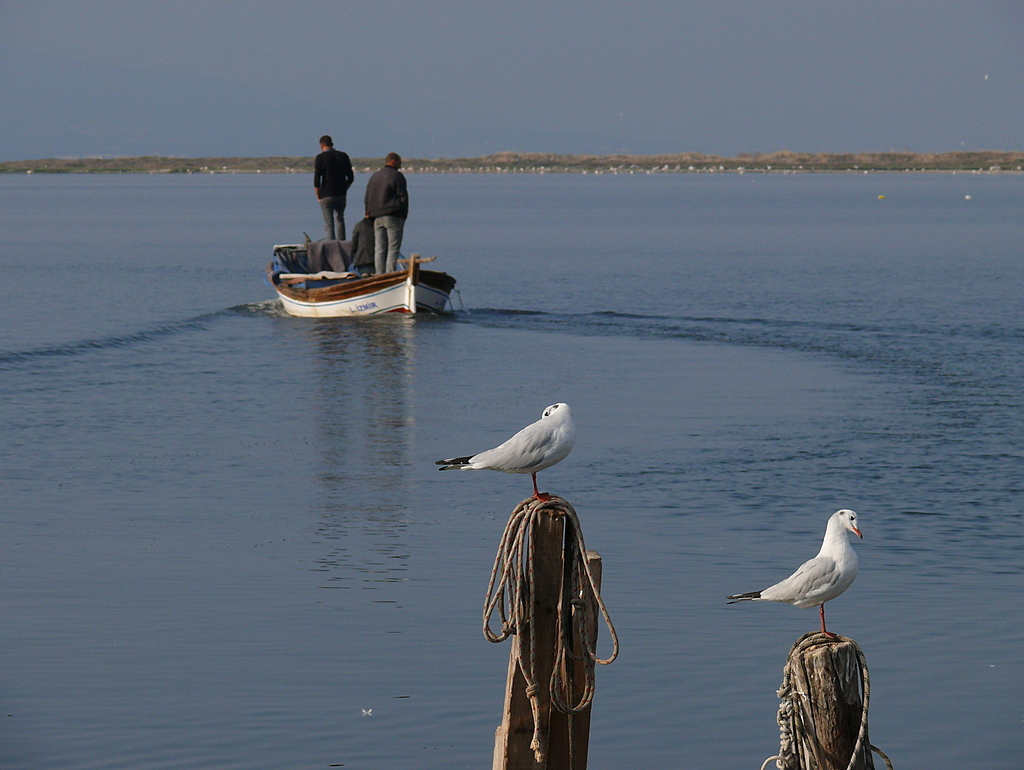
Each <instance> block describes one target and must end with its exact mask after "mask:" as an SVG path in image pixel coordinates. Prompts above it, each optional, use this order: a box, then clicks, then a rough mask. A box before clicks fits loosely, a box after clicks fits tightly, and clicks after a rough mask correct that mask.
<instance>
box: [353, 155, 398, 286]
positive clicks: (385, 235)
mask: <svg viewBox="0 0 1024 770" xmlns="http://www.w3.org/2000/svg"><path fill="white" fill-rule="evenodd" d="M401 167H402V158H401V157H399V155H398V153H397V152H389V153H388V156H387V157H386V158H385V159H384V167H383V168H382V169H380V170H379V171H378V172H377V173H375V174H374V175H373V176H371V177H370V181H369V182H367V183H366V195H365V197H364V200H363V202H364V203H365V205H366V216H368V217H372V218H373V233H374V254H373V262H374V269H375V270H376V271H377V275H380V274H381V273H393V272H394V271H395V270H397V269H398V250H399V249H400V248H402V233H403V231H404V230H405V220H406V218H408V216H409V191H408V189H407V188H406V186H405V176H404V175H403V174H402V172H401V171H399V170H398V169H400V168H401Z"/></svg>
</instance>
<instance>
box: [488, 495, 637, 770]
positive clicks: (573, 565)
mask: <svg viewBox="0 0 1024 770" xmlns="http://www.w3.org/2000/svg"><path fill="white" fill-rule="evenodd" d="M499 573H500V576H501V579H500V581H496V578H497V577H498V575H499ZM600 578H601V557H600V556H599V555H598V554H597V553H595V552H594V551H587V550H586V549H585V546H584V545H583V536H582V533H581V532H580V530H579V520H578V519H577V517H576V512H575V511H574V510H573V509H572V506H571V505H569V504H568V503H567V502H566V501H565V500H563V499H561V498H558V497H552V498H551V499H550V500H546V501H541V500H537V499H534V498H531V499H528V500H525V501H523V502H522V503H520V505H519V506H518V507H517V508H516V510H515V511H513V514H512V517H511V518H510V519H509V523H508V526H507V527H506V529H505V535H504V536H503V538H502V545H501V546H500V547H499V551H498V557H497V559H496V562H495V569H494V572H493V573H492V575H491V584H490V586H489V587H488V597H487V602H486V604H485V607H484V634H485V636H486V637H487V638H488V639H489V640H490V641H492V642H500V641H502V640H503V639H506V638H508V637H509V636H513V637H514V638H513V640H512V650H511V652H510V655H509V665H508V677H507V680H506V686H505V703H504V714H503V718H502V722H501V724H500V725H499V726H498V729H497V730H496V731H495V739H494V760H493V765H492V767H493V769H494V770H585V768H586V764H587V754H588V748H589V738H590V708H591V701H592V698H593V693H594V664H595V662H600V663H610V662H611V661H612V660H614V658H615V656H616V655H617V654H618V642H617V640H616V639H615V630H614V628H613V627H612V626H611V624H610V621H609V618H608V614H607V611H606V610H605V609H604V605H603V603H602V602H601V598H600ZM506 593H507V594H508V595H507V596H506ZM506 601H507V604H506ZM495 609H497V610H498V611H499V613H500V616H501V620H502V630H501V633H500V634H496V633H494V632H492V631H491V630H490V628H489V625H488V621H489V618H490V616H491V615H492V614H493V612H494V610H495ZM601 616H603V617H604V619H605V621H606V622H608V623H609V629H610V631H611V634H612V641H613V644H614V650H613V653H612V656H611V657H610V658H609V659H608V660H599V659H598V658H597V655H596V653H595V650H596V644H597V619H598V617H601Z"/></svg>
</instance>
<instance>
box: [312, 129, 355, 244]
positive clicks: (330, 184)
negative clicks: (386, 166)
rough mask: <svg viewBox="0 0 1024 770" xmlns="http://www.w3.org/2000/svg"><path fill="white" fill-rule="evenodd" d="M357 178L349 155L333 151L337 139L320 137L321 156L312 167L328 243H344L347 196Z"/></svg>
mask: <svg viewBox="0 0 1024 770" xmlns="http://www.w3.org/2000/svg"><path fill="white" fill-rule="evenodd" d="M355 178H356V177H355V174H354V173H352V161H351V160H349V157H348V155H346V154H345V153H343V152H341V151H339V150H335V149H334V140H333V139H331V137H330V136H328V135H327V134H324V135H323V136H321V137H320V154H319V155H317V156H316V161H315V162H314V164H313V189H314V190H316V199H317V200H318V201H320V211H321V212H323V215H324V232H325V233H326V234H327V240H329V241H334V240H338V241H343V240H345V193H347V192H348V188H349V187H351V186H352V182H353V181H354V180H355ZM335 219H337V226H335Z"/></svg>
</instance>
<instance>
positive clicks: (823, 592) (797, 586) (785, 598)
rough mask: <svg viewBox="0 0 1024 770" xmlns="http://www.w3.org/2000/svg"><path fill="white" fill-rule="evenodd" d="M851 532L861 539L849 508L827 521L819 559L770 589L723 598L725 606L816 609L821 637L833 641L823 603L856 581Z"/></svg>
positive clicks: (855, 515)
mask: <svg viewBox="0 0 1024 770" xmlns="http://www.w3.org/2000/svg"><path fill="white" fill-rule="evenodd" d="M849 532H852V533H853V534H855V535H856V536H857V537H859V538H861V539H863V537H864V536H863V535H862V534H861V533H860V530H859V529H857V514H856V513H854V512H853V511H851V510H850V509H848V508H843V509H842V510H840V511H836V512H835V513H833V514H832V516H831V517H830V518H829V520H828V526H827V527H826V528H825V540H824V542H822V544H821V550H820V551H818V555H817V556H815V557H814V558H813V559H811V560H810V561H805V562H804V563H803V564H801V565H800V569H798V570H797V571H796V572H794V573H793V574H792V575H790V576H789V577H788V578H786V579H785V580H783V581H782V582H781V583H776V584H775V585H773V586H771V587H770V588H765V589H764V590H763V591H752V592H751V593H748V594H736V595H735V596H729V597H726V598H728V599H729V600H730V601H729V602H727V603H728V604H735V603H736V602H750V601H768V602H786V603H787V604H792V605H794V606H796V607H803V608H806V607H818V609H819V611H820V613H821V633H823V634H824V635H825V636H828V637H831V638H833V639H834V638H835V636H836V635H835V634H833V633H830V632H828V631H826V630H825V602H827V601H829V600H830V599H835V598H836V597H837V596H839V594H841V593H842V592H843V591H845V590H846V589H847V588H849V587H850V586H851V585H853V580H854V578H856V577H857V554H856V552H855V551H854V550H853V546H851V545H850V537H849V535H848V534H847V533H849Z"/></svg>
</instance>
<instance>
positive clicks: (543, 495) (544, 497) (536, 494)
mask: <svg viewBox="0 0 1024 770" xmlns="http://www.w3.org/2000/svg"><path fill="white" fill-rule="evenodd" d="M530 476H531V478H532V479H533V496H534V497H535V498H537V499H538V500H542V501H544V502H547V501H548V500H550V499H551V495H549V494H548V493H547V492H541V491H540V490H538V489H537V474H536V473H531V474H530Z"/></svg>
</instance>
